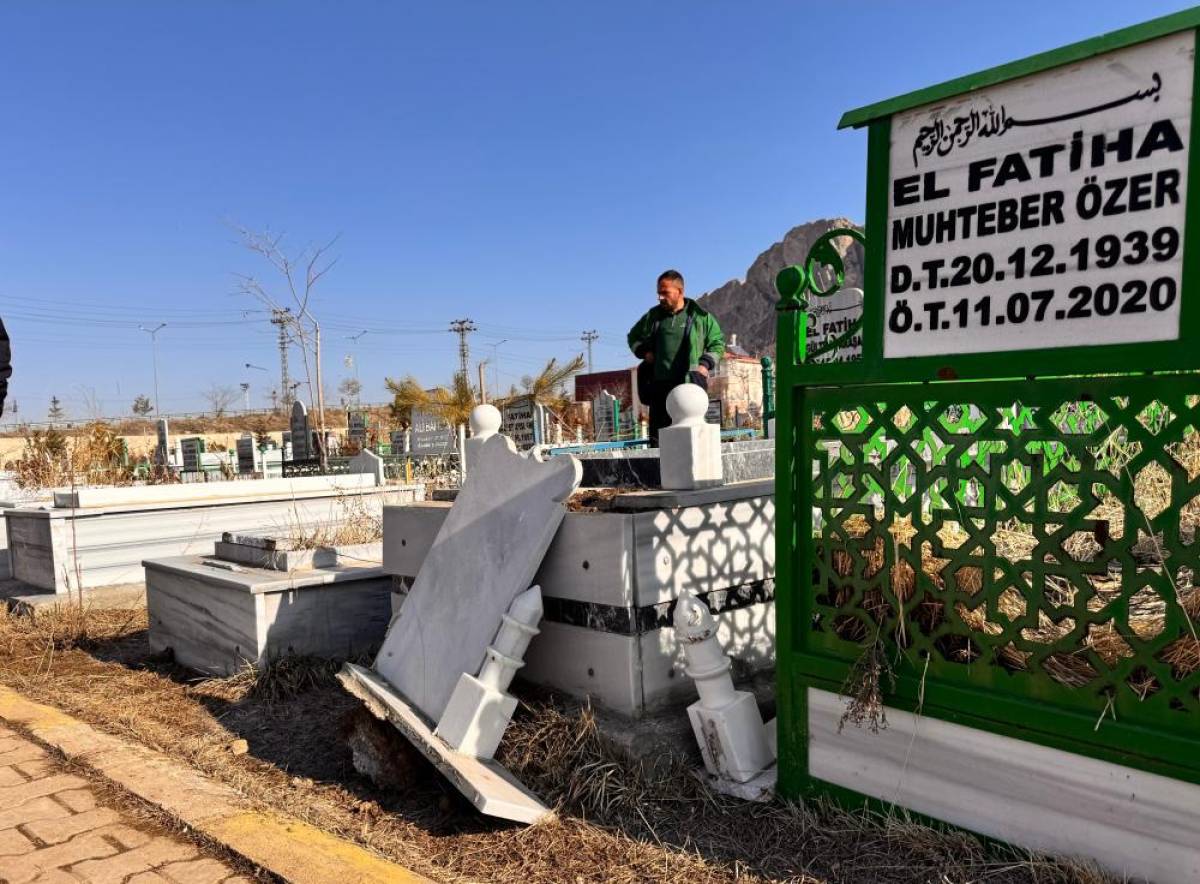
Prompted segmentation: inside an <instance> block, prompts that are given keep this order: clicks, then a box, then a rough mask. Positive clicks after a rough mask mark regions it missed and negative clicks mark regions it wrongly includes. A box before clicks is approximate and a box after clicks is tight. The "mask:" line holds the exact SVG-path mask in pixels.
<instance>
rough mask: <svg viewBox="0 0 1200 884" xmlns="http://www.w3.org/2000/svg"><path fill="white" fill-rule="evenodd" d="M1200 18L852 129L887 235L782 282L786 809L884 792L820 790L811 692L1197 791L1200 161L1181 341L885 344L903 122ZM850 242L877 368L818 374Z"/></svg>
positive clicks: (1131, 34)
mask: <svg viewBox="0 0 1200 884" xmlns="http://www.w3.org/2000/svg"><path fill="white" fill-rule="evenodd" d="M1198 25H1200V12H1197V11H1190V12H1187V13H1181V14H1178V15H1175V16H1170V17H1168V18H1166V19H1160V20H1158V21H1155V22H1151V23H1148V24H1146V25H1142V26H1139V27H1137V28H1132V29H1128V30H1126V31H1122V32H1118V33H1115V34H1109V35H1106V36H1104V37H1101V38H1098V39H1097V40H1095V41H1089V42H1088V43H1084V44H1078V45H1076V46H1071V47H1067V48H1065V49H1062V50H1058V51H1056V52H1054V53H1048V54H1046V55H1044V56H1038V57H1036V58H1033V59H1027V60H1025V61H1022V62H1018V63H1016V64H1014V65H1009V66H1005V68H1001V69H997V70H995V71H989V72H985V73H984V74H980V75H977V76H976V77H974V78H967V79H964V80H962V81H955V82H953V83H949V84H946V85H945V87H941V88H940V90H939V89H938V88H935V89H931V90H924V91H923V92H921V93H915V94H914V95H912V96H905V97H903V98H901V99H896V100H895V101H893V102H885V103H884V104H882V105H878V106H875V107H873V108H866V109H864V110H863V111H861V112H855V113H852V114H849V115H847V117H846V119H845V120H844V121H843V124H844V125H847V124H848V125H868V126H869V159H868V187H867V193H868V202H867V225H866V235H865V236H864V234H863V233H862V232H859V231H834V232H831V233H830V234H827V235H826V236H825V237H824V238H822V240H820V241H819V242H818V243H817V244H816V245H815V246H814V248H813V250H812V253H811V254H810V256H809V259H808V262H807V263H806V264H805V265H803V266H798V267H791V268H787V269H786V270H784V271H783V272H782V273H781V274H780V275H779V278H778V280H777V286H778V288H779V290H780V295H781V301H780V303H779V314H778V338H777V360H776V365H777V372H778V377H777V388H776V390H777V392H776V397H777V402H776V426H777V428H778V432H777V442H776V445H777V449H776V451H777V456H776V464H777V486H776V503H777V514H778V515H777V518H778V520H779V523H778V530H777V532H776V536H777V544H778V549H777V556H776V563H777V642H778V645H777V650H778V654H777V657H778V676H779V681H778V684H779V687H778V700H779V719H778V721H779V789H780V792H781V794H783V795H785V796H790V797H796V796H799V795H802V794H805V793H810V792H828V793H831V794H834V795H839V796H841V797H843V798H854V799H855V800H860V798H861V796H852V795H851V794H850V793H847V792H844V791H843V790H840V789H838V788H837V787H834V786H832V785H829V784H826V783H822V782H820V781H817V780H814V779H813V778H811V777H810V776H809V773H808V764H807V715H808V710H807V702H806V692H807V690H808V688H810V687H814V688H821V689H824V690H828V691H833V692H840V693H843V694H844V695H847V696H850V697H855V698H857V699H856V701H855V704H854V709H855V710H856V712H857V714H858V715H860V716H862V717H865V718H867V719H870V718H871V716H872V713H873V711H876V710H873V709H872V703H873V702H874V701H880V700H881V701H882V703H884V704H886V705H887V706H889V707H892V708H897V709H902V710H907V711H910V712H919V713H920V714H921V715H925V716H930V717H934V718H938V719H943V720H947V721H954V722H957V723H960V724H964V725H968V726H971V727H975V728H979V729H983V730H987V731H991V732H995V733H1000V734H1005V735H1008V736H1012V737H1017V738H1019V739H1022V740H1026V741H1029V742H1032V743H1038V744H1042V745H1046V746H1051V747H1055V748H1058V749H1063V750H1066V751H1070V752H1074V753H1078V754H1083V755H1088V756H1091V757H1095V758H1099V759H1103V760H1107V761H1111V762H1114V763H1118V764H1123V765H1127V766H1130V767H1134V768H1138V769H1142V770H1147V771H1151V772H1154V773H1158V774H1163V775H1166V776H1170V777H1173V778H1177V779H1180V780H1185V781H1189V782H1192V783H1200V639H1198V632H1200V542H1198V541H1200V538H1198V537H1197V533H1198V531H1200V374H1198V373H1196V372H1195V371H1194V369H1196V368H1200V306H1198V305H1197V304H1196V303H1195V302H1194V299H1195V297H1196V295H1195V292H1196V291H1197V274H1198V273H1200V250H1198V248H1200V247H1198V246H1197V245H1196V238H1197V232H1198V231H1200V226H1198V222H1197V221H1196V219H1194V218H1193V213H1194V212H1195V211H1196V207H1197V205H1198V204H1200V200H1198V199H1197V198H1195V191H1196V188H1197V186H1198V182H1200V170H1198V169H1197V158H1198V157H1200V152H1192V154H1191V157H1190V159H1189V167H1188V168H1189V176H1190V177H1189V189H1188V199H1187V224H1186V231H1185V236H1184V258H1183V271H1182V278H1183V284H1182V286H1181V314H1180V315H1181V319H1180V334H1179V339H1178V340H1177V341H1168V342H1162V343H1150V344H1129V345H1118V346H1113V345H1109V346H1095V347H1074V346H1072V347H1064V348H1061V349H1057V350H1049V351H1046V350H1042V351H1029V352H1027V353H1022V354H1020V356H1019V358H1018V359H1014V358H1013V354H1012V353H995V354H974V355H969V356H965V357H946V358H944V359H941V358H932V357H925V358H918V359H906V360H890V361H889V360H885V359H884V358H883V356H882V346H881V342H882V336H883V323H884V315H883V308H882V306H881V304H882V299H883V292H884V282H885V280H884V275H885V273H884V249H883V248H882V244H883V242H884V241H885V237H886V232H887V211H888V207H887V203H886V198H887V190H888V187H887V183H888V168H887V166H888V147H889V137H890V130H889V127H890V123H891V115H892V114H893V113H896V112H898V111H901V110H903V109H905V108H908V107H913V106H916V105H919V104H924V103H926V102H930V101H934V100H937V99H939V98H941V97H944V96H948V95H954V94H960V93H962V92H964V91H967V90H970V89H974V88H977V87H979V86H986V85H988V84H990V83H996V82H1001V81H1003V80H1006V79H1012V78H1013V77H1016V76H1021V75H1024V74H1028V73H1032V72H1035V71H1039V70H1045V69H1049V68H1051V67H1054V66H1056V65H1060V64H1064V63H1069V62H1072V61H1077V60H1080V59H1084V58H1087V57H1090V56H1092V55H1096V54H1099V53H1102V52H1106V51H1109V50H1111V49H1114V48H1117V47H1121V46H1127V45H1131V44H1134V43H1138V42H1141V41H1144V40H1148V39H1152V38H1154V37H1158V36H1161V35H1164V34H1170V33H1173V32H1178V31H1180V30H1184V29H1194V28H1196V27H1197V26H1198ZM1196 82H1200V76H1198V77H1197V80H1196ZM1192 131H1193V132H1200V120H1197V118H1196V113H1195V110H1193V118H1192ZM839 236H853V237H854V238H855V239H857V240H858V242H859V243H862V244H864V245H865V249H866V258H865V264H864V266H865V268H866V270H865V274H866V278H865V280H864V292H865V298H864V310H863V318H862V319H861V320H860V323H861V333H862V337H863V353H864V357H863V359H862V360H861V361H858V362H854V363H835V364H813V363H811V362H809V361H808V360H811V359H813V358H814V356H816V355H819V354H813V353H806V352H805V334H804V331H803V330H804V329H805V328H806V323H807V318H806V312H805V311H806V307H807V304H808V302H809V300H810V299H814V298H819V297H823V296H828V295H830V294H832V293H833V291H835V290H836V288H837V287H838V286H840V285H841V283H842V281H843V279H842V264H841V258H840V257H839V252H838V251H836V250H835V249H834V248H832V243H833V242H834V240H835V238H836V237H839ZM822 266H824V267H827V268H832V270H833V271H834V275H835V276H836V282H835V284H834V285H833V286H831V287H830V288H829V289H827V290H824V291H822V290H820V289H819V288H818V287H817V285H816V284H815V283H814V282H813V280H814V275H815V272H816V270H817V269H818V268H819V267H822ZM858 331H860V329H859V327H858V326H856V327H855V328H853V329H851V331H850V332H848V333H847V334H846V335H845V336H844V337H843V338H842V339H841V340H843V341H845V340H849V339H850V337H851V336H852V335H853V334H855V333H856V332H858ZM837 343H838V342H833V344H831V345H827V347H835V346H836V345H837ZM1189 351H1190V352H1189ZM1015 366H1019V368H1015ZM1105 372H1108V373H1105ZM1115 372H1120V373H1115ZM864 724H869V721H868V722H865V723H864ZM846 726H847V727H854V726H857V725H856V724H855V723H847V724H846Z"/></svg>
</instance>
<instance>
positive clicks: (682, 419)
mask: <svg viewBox="0 0 1200 884" xmlns="http://www.w3.org/2000/svg"><path fill="white" fill-rule="evenodd" d="M706 411H708V394H707V393H705V392H704V390H703V389H701V388H700V386H699V385H697V384H680V385H679V386H678V387H676V388H675V389H674V390H672V391H671V392H670V394H669V395H668V396H667V414H669V415H671V426H683V427H688V426H695V425H696V424H702V423H704V413H705V412H706Z"/></svg>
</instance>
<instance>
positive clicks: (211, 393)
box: [200, 384, 241, 417]
mask: <svg viewBox="0 0 1200 884" xmlns="http://www.w3.org/2000/svg"><path fill="white" fill-rule="evenodd" d="M200 395H201V396H203V397H204V401H205V402H207V403H208V407H209V409H210V410H211V411H212V413H213V417H224V416H225V412H226V411H228V410H229V406H231V405H233V403H235V402H237V401H238V397H239V396H240V395H241V393H240V392H239V391H238V388H237V387H229V386H222V385H220V384H212V385H210V386H209V388H208V389H207V390H205V391H204V392H203V393H201V394H200Z"/></svg>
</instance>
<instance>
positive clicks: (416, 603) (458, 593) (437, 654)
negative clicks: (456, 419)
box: [374, 427, 582, 722]
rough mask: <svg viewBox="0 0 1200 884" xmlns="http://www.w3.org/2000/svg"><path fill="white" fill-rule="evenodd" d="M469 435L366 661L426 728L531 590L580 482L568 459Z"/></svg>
mask: <svg viewBox="0 0 1200 884" xmlns="http://www.w3.org/2000/svg"><path fill="white" fill-rule="evenodd" d="M476 429H477V435H476V436H475V438H473V439H472V458H471V472H470V478H469V480H468V481H467V482H466V484H465V485H464V487H463V488H462V490H461V491H460V492H459V494H458V496H457V498H456V499H455V501H454V505H453V506H452V507H451V509H450V513H449V514H448V515H447V516H446V519H445V521H444V522H443V523H442V526H441V529H440V530H439V531H438V533H437V536H436V537H435V538H434V541H433V546H432V547H431V548H430V550H429V553H428V554H427V555H426V557H425V560H424V562H423V563H422V565H421V569H420V571H419V572H418V573H417V576H416V579H415V580H414V582H413V585H412V589H411V590H410V591H409V593H408V597H407V599H406V601H405V603H404V607H403V609H402V610H401V612H400V614H399V616H398V617H397V618H396V620H395V621H394V622H393V623H392V626H391V628H390V629H389V630H388V634H387V637H386V638H385V639H384V643H383V648H382V649H381V650H380V652H379V656H378V657H376V659H375V666H374V668H375V671H376V672H378V673H379V674H380V675H381V676H383V678H385V679H386V680H387V681H388V682H389V683H390V684H391V685H392V686H393V687H395V688H396V690H397V691H399V692H400V694H401V695H402V696H403V697H404V698H405V699H406V700H407V701H408V702H410V703H411V704H412V706H413V707H414V708H415V709H417V710H419V711H420V712H421V713H422V714H423V715H425V716H426V718H428V719H429V720H430V721H432V722H437V721H439V720H440V719H441V717H442V713H443V712H444V711H445V709H446V704H447V703H448V702H449V701H450V695H451V694H452V693H453V692H454V687H455V685H456V684H457V683H458V679H459V677H460V676H461V675H462V674H463V673H464V672H469V673H474V672H478V671H479V667H480V665H481V664H482V663H483V658H484V654H485V653H486V651H487V647H488V645H489V644H490V643H491V641H492V639H493V638H494V637H495V635H496V630H497V629H498V628H499V626H500V623H501V618H502V617H503V616H504V614H505V612H506V611H508V608H509V606H510V605H511V604H512V602H513V600H514V599H515V598H516V597H517V595H518V594H520V593H522V592H524V591H525V590H527V589H528V588H529V587H530V586H531V585H532V584H533V582H534V581H533V577H534V574H536V573H537V570H538V568H539V567H540V565H541V563H542V559H543V557H544V556H545V554H546V550H547V549H548V548H549V546H550V542H551V541H552V540H553V539H554V535H555V534H556V533H557V531H558V528H559V525H560V524H561V523H562V520H563V517H564V516H565V515H566V512H567V510H566V504H565V501H566V499H567V498H568V497H569V496H570V494H571V492H572V491H574V490H575V488H576V487H578V485H579V480H580V478H581V476H582V470H581V468H580V465H579V462H578V461H577V460H576V459H575V458H573V457H570V456H561V457H555V458H552V459H551V460H549V461H547V462H544V463H543V462H542V461H539V460H537V459H535V458H534V457H523V456H521V455H520V454H518V453H517V450H516V446H514V445H513V443H512V441H511V440H510V439H508V438H507V437H506V436H503V435H501V434H499V433H495V432H491V433H488V432H487V430H486V428H482V427H481V428H476Z"/></svg>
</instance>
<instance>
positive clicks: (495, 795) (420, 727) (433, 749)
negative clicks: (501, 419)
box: [337, 475, 554, 823]
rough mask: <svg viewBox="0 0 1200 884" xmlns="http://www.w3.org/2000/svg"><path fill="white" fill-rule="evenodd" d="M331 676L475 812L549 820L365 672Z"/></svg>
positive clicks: (529, 798) (498, 772) (510, 781)
mask: <svg viewBox="0 0 1200 884" xmlns="http://www.w3.org/2000/svg"><path fill="white" fill-rule="evenodd" d="M471 478H472V480H474V479H475V476H474V475H473V476H472V477H471ZM337 677H338V681H340V682H341V683H342V686H343V687H345V688H346V690H347V691H349V692H350V693H351V694H353V695H354V696H356V697H358V698H359V699H360V700H362V701H363V703H364V704H365V705H366V707H367V709H369V710H370V711H371V714H372V715H374V716H375V717H376V718H379V719H382V720H385V721H388V722H391V724H392V725H393V726H394V727H395V728H396V730H398V731H400V733H402V734H403V735H404V736H405V737H406V738H407V739H408V741H409V742H410V743H412V744H413V746H414V747H416V748H417V749H418V750H419V751H420V752H421V754H422V755H424V756H425V757H426V758H427V759H428V760H429V761H430V762H431V763H432V764H433V766H434V767H436V768H437V769H438V770H439V771H441V772H442V774H443V775H444V776H445V777H446V779H448V780H449V781H450V782H451V783H452V784H453V785H454V787H455V788H456V789H458V791H459V792H461V793H462V794H463V797H465V798H466V799H467V800H468V801H470V802H471V803H472V804H473V805H475V808H476V809H477V810H478V811H479V812H480V813H484V814H487V815H488V816H495V817H500V818H501V819H506V820H512V821H514V822H518V823H536V822H540V821H542V820H545V819H549V818H550V817H552V816H553V815H554V814H553V811H551V810H550V809H549V808H548V807H546V805H544V804H542V802H541V801H539V800H538V798H537V796H536V795H534V794H533V793H532V792H530V791H529V790H528V789H526V788H525V787H524V786H523V785H521V783H520V781H518V780H517V779H516V778H515V777H514V776H513V775H512V774H510V773H509V772H508V771H507V770H505V769H504V768H503V767H502V766H501V765H500V764H499V763H498V762H496V761H494V760H492V759H491V758H473V757H471V756H470V755H464V754H462V753H461V752H455V751H454V750H453V749H451V748H450V747H449V746H448V745H446V741H445V740H443V739H442V738H441V737H439V736H436V735H435V734H434V732H433V729H432V728H431V727H429V725H428V723H426V721H425V720H424V718H423V717H422V716H421V714H420V713H418V712H417V711H416V710H415V709H413V708H412V707H411V706H409V704H408V703H406V702H404V699H403V698H402V697H400V696H398V695H397V694H396V692H395V691H393V690H392V689H391V687H390V686H389V685H388V684H387V683H386V682H385V681H384V680H383V679H381V678H380V677H379V676H378V675H376V674H375V673H374V672H372V671H371V670H369V669H364V668H363V667H361V666H356V665H354V664H353V663H346V664H344V665H343V666H342V669H341V671H340V672H339V673H338V676H337Z"/></svg>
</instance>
